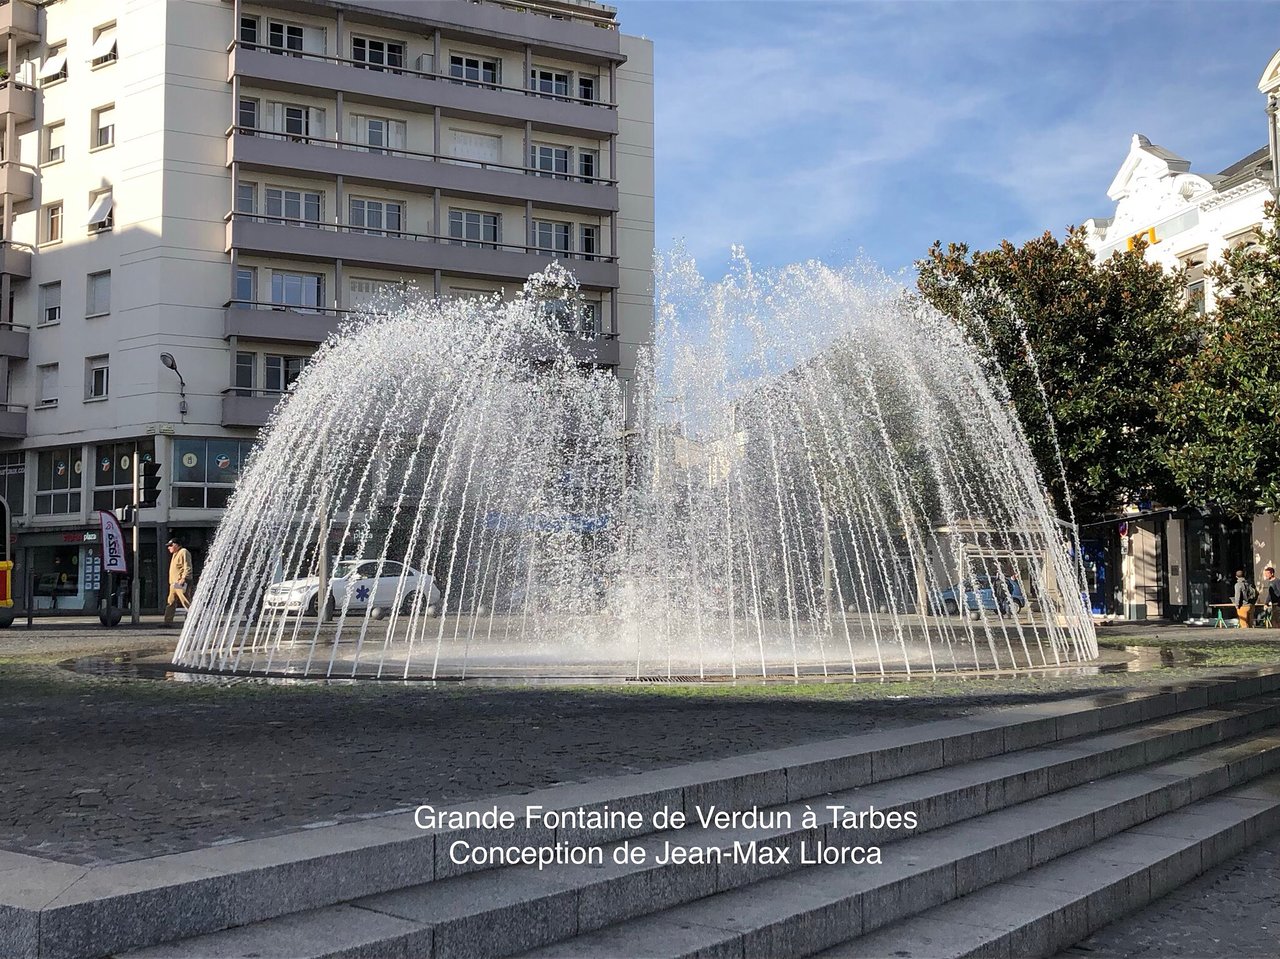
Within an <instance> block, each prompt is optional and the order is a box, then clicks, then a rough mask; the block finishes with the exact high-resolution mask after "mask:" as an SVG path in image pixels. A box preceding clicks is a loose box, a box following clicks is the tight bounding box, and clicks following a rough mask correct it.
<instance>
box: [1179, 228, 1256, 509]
mask: <svg viewBox="0 0 1280 959" xmlns="http://www.w3.org/2000/svg"><path fill="white" fill-rule="evenodd" d="M1266 215H1267V219H1268V220H1269V221H1270V222H1269V225H1268V227H1267V228H1266V229H1264V230H1263V231H1262V235H1261V237H1260V238H1259V241H1258V242H1257V243H1255V244H1250V245H1241V246H1237V247H1235V248H1234V249H1232V250H1229V251H1228V252H1227V253H1226V255H1225V256H1224V258H1223V260H1222V262H1221V263H1219V264H1216V265H1214V266H1212V267H1210V268H1209V270H1208V271H1207V272H1208V274H1209V276H1210V277H1211V278H1212V279H1213V280H1214V281H1215V284H1216V288H1217V289H1218V290H1219V291H1220V292H1219V293H1218V296H1217V308H1216V310H1215V312H1214V313H1212V314H1210V315H1209V316H1207V317H1206V318H1205V330H1204V337H1203V341H1202V344H1201V346H1200V348H1199V349H1198V350H1197V351H1196V352H1195V354H1194V356H1193V357H1192V358H1191V361H1190V363H1189V364H1188V370H1187V375H1186V378H1185V379H1184V380H1183V381H1182V382H1181V383H1178V384H1176V385H1175V386H1174V388H1173V389H1172V391H1171V393H1170V396H1169V403H1168V407H1167V410H1166V413H1165V419H1166V421H1167V423H1168V425H1169V429H1170V431H1171V433H1172V436H1171V440H1172V442H1171V443H1170V445H1169V448H1168V450H1167V451H1166V454H1165V457H1164V459H1165V462H1166V465H1167V467H1168V469H1169V470H1170V471H1171V472H1172V474H1173V475H1174V477H1175V478H1176V479H1177V480H1178V482H1179V483H1181V484H1182V485H1183V486H1184V487H1185V488H1186V490H1187V491H1188V495H1189V498H1190V500H1191V502H1193V503H1195V504H1197V505H1200V506H1205V507H1208V508H1211V509H1220V510H1223V511H1224V512H1227V513H1231V514H1233V515H1236V516H1241V517H1243V516H1250V515H1252V514H1254V513H1256V512H1258V511H1259V510H1269V511H1271V512H1280V208H1277V206H1276V205H1275V204H1273V203H1269V204H1268V205H1267V211H1266Z"/></svg>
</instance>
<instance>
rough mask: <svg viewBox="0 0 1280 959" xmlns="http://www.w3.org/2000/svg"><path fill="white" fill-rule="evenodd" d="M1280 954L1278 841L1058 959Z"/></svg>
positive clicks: (1268, 958)
mask: <svg viewBox="0 0 1280 959" xmlns="http://www.w3.org/2000/svg"><path fill="white" fill-rule="evenodd" d="M1277 954H1280V836H1272V837H1271V838H1270V839H1267V840H1264V841H1263V842H1260V843H1258V844H1257V845H1255V846H1253V847H1252V848H1250V849H1247V850H1246V851H1245V852H1243V853H1241V854H1240V855H1238V856H1236V857H1235V858H1234V859H1230V860H1228V861H1227V862H1225V863H1223V864H1222V865H1220V866H1218V867H1216V868H1214V869H1211V870H1210V871H1209V872H1207V873H1205V874H1204V875H1203V876H1201V877H1200V878H1198V879H1196V880H1194V881H1192V882H1190V883H1188V884H1187V885H1185V886H1183V887H1182V888H1180V889H1175V890H1174V891H1173V892H1171V893H1169V894H1168V895H1167V896H1164V897H1163V898H1161V899H1158V900H1156V901H1155V902H1153V903H1152V904H1151V905H1149V906H1147V907H1146V908H1145V909H1141V910H1139V911H1138V912H1136V913H1134V914H1132V915H1130V916H1126V917H1125V918H1123V919H1120V920H1118V921H1117V922H1113V923H1112V924H1111V925H1109V926H1105V927H1104V928H1102V929H1100V930H1098V931H1097V932H1096V933H1094V934H1093V935H1092V936H1089V937H1088V938H1087V939H1085V940H1083V941H1081V942H1079V943H1077V944H1076V945H1075V946H1073V947H1072V948H1070V949H1068V950H1067V951H1066V952H1064V953H1062V954H1061V955H1060V956H1059V957H1058V959H1080V957H1083V956H1095V957H1098V959H1206V957H1211V956H1216V957H1227V956H1231V957H1246V956H1247V957H1258V959H1263V957H1266V959H1273V957H1275V956H1276V955H1277Z"/></svg>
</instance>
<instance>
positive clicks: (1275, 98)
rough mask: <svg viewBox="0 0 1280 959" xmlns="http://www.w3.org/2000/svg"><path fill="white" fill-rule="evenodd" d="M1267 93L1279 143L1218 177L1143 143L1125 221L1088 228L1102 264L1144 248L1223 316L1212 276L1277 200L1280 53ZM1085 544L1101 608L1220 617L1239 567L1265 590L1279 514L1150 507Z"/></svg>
mask: <svg viewBox="0 0 1280 959" xmlns="http://www.w3.org/2000/svg"><path fill="white" fill-rule="evenodd" d="M1258 88H1259V90H1261V92H1262V93H1263V94H1265V95H1266V96H1267V98H1268V106H1267V117H1268V128H1269V131H1268V144H1267V146H1264V147H1262V148H1260V149H1257V150H1254V151H1253V152H1252V153H1249V154H1248V155H1247V156H1245V157H1243V158H1241V159H1240V160H1237V161H1236V162H1235V163H1233V164H1231V165H1230V166H1228V167H1227V168H1226V169H1225V170H1222V171H1220V172H1218V173H1193V172H1192V170H1191V163H1190V162H1189V161H1188V160H1186V159H1184V158H1183V157H1181V156H1179V155H1178V154H1176V153H1174V152H1172V151H1170V150H1168V149H1166V148H1165V147H1162V146H1158V145H1156V144H1154V143H1152V142H1151V141H1150V140H1149V139H1147V138H1146V137H1145V136H1143V135H1142V134H1134V136H1133V140H1132V141H1131V142H1130V145H1129V152H1128V155H1127V156H1126V157H1125V159H1124V162H1123V163H1121V165H1120V169H1119V171H1118V172H1117V173H1116V175H1115V178H1114V179H1113V180H1112V181H1111V185H1110V186H1109V187H1108V188H1107V196H1108V197H1110V198H1111V199H1112V200H1113V201H1115V204H1116V206H1115V211H1114V213H1113V214H1112V215H1111V216H1109V217H1096V218H1093V219H1089V220H1086V221H1085V222H1084V228H1085V230H1086V231H1087V232H1086V239H1087V241H1088V243H1089V245H1090V247H1091V248H1092V249H1093V250H1094V253H1095V254H1096V256H1097V257H1098V259H1100V260H1101V259H1105V258H1106V257H1109V256H1110V255H1111V254H1112V253H1114V252H1116V251H1117V250H1124V249H1132V248H1133V246H1134V245H1135V244H1136V243H1137V242H1138V241H1139V239H1142V240H1145V241H1146V244H1147V245H1146V249H1145V251H1144V255H1145V256H1146V258H1147V259H1148V260H1149V261H1151V262H1154V263H1159V264H1160V265H1161V266H1164V267H1165V268H1166V269H1169V270H1185V273H1184V274H1183V275H1184V277H1185V282H1186V286H1187V295H1188V296H1189V297H1191V298H1192V300H1193V301H1194V302H1196V303H1197V304H1199V307H1200V309H1201V311H1202V312H1205V311H1209V310H1212V309H1213V308H1214V304H1215V290H1214V287H1213V279H1212V277H1210V276H1208V275H1207V274H1206V270H1205V268H1206V266H1208V265H1209V264H1212V263H1214V262H1218V261H1221V259H1222V255H1223V253H1224V252H1226V251H1227V250H1228V249H1231V248H1233V247H1235V246H1238V245H1241V244H1248V243H1252V242H1254V241H1255V239H1256V238H1257V236H1258V232H1259V230H1260V229H1261V227H1262V224H1263V221H1264V218H1265V212H1264V205H1265V203H1266V201H1268V200H1270V199H1272V197H1273V196H1275V195H1276V190H1277V169H1276V153H1277V125H1276V124H1277V116H1276V114H1277V102H1280V51H1278V52H1277V53H1276V55H1275V56H1274V57H1272V59H1271V62H1270V63H1268V64H1267V68H1266V70H1265V71H1264V72H1263V75H1262V80H1261V81H1260V82H1259V84H1258ZM1082 536H1083V538H1084V539H1085V540H1086V544H1087V545H1086V557H1087V562H1086V565H1087V567H1088V568H1089V572H1090V574H1091V576H1092V577H1093V578H1094V582H1092V583H1091V584H1090V586H1091V590H1092V592H1093V593H1094V600H1093V601H1094V607H1095V610H1104V609H1105V610H1108V611H1114V612H1116V613H1118V614H1120V615H1122V616H1124V617H1125V618H1128V619H1146V618H1148V617H1172V618H1178V619H1183V618H1192V619H1195V618H1201V617H1209V616H1212V615H1213V613H1214V609H1213V605H1212V604H1214V603H1219V602H1221V601H1222V600H1223V599H1224V598H1225V592H1226V589H1227V586H1228V584H1229V583H1230V582H1231V580H1232V578H1233V577H1232V574H1233V572H1234V570H1235V569H1236V568H1238V567H1240V566H1243V567H1245V568H1246V569H1248V568H1249V567H1250V565H1251V566H1252V573H1253V576H1254V579H1255V581H1256V580H1258V579H1260V578H1261V575H1262V568H1263V567H1264V566H1265V565H1266V564H1267V563H1268V562H1274V561H1277V560H1280V521H1277V517H1275V516H1272V515H1270V514H1261V515H1258V516H1255V517H1254V518H1253V520H1252V522H1248V521H1246V522H1245V523H1233V522H1231V521H1229V520H1226V519H1223V518H1221V517H1215V516H1208V515H1203V514H1202V513H1201V512H1200V511H1197V510H1194V509H1185V508H1183V509H1179V508H1177V504H1165V505H1164V506H1163V507H1161V506H1157V507H1156V508H1152V507H1150V506H1146V505H1145V504H1144V506H1143V507H1142V508H1139V507H1134V508H1133V509H1132V511H1131V515H1129V516H1126V517H1123V518H1118V519H1116V520H1113V521H1109V522H1107V523H1103V524H1097V525H1095V526H1094V527H1092V528H1088V527H1086V528H1085V529H1084V530H1082ZM1090 541H1091V543H1090Z"/></svg>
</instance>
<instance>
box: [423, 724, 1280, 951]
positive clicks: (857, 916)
mask: <svg viewBox="0 0 1280 959" xmlns="http://www.w3.org/2000/svg"><path fill="white" fill-rule="evenodd" d="M1277 769H1280V735H1274V734H1273V735H1266V734H1253V735H1250V736H1246V737H1243V738H1242V739H1240V740H1237V741H1235V742H1232V743H1228V744H1223V745H1218V746H1213V747H1209V748H1208V749H1204V750H1201V751H1199V752H1197V753H1195V754H1193V755H1191V756H1187V757H1182V758H1178V759H1175V760H1171V761H1165V762H1160V763H1155V764H1152V765H1150V766H1147V767H1144V768H1142V769H1138V770H1133V771H1130V772H1125V773H1118V774H1115V775H1113V776H1109V777H1107V778H1104V779H1099V780H1097V781H1094V782H1091V783H1086V784H1084V785H1080V786H1075V787H1072V788H1070V789H1066V790H1064V791H1062V792H1059V793H1054V794H1051V795H1049V796H1045V797H1042V798H1039V799H1033V800H1029V801H1027V802H1024V803H1020V804H1018V805H1016V806H1012V807H1009V808H1006V809H1002V810H999V811H996V812H992V813H988V814H986V815H983V816H978V817H975V818H973V819H969V820H966V821H964V822H962V823H958V824H956V825H954V826H948V827H944V828H943V829H940V830H936V831H934V832H932V833H929V834H926V835H922V836H915V837H911V838H908V839H903V840H900V841H898V842H897V843H894V844H893V845H892V846H889V847H887V849H886V850H885V852H886V856H885V862H884V864H883V865H880V866H876V867H874V868H856V867H852V868H851V867H850V866H847V865H829V866H828V865H816V866H811V867H808V868H807V869H805V870H804V871H803V872H798V873H794V874H791V875H787V876H782V877H778V878H773V879H767V880H764V881H762V882H757V883H754V884H752V885H749V886H745V887H742V888H738V889H733V890H729V891H727V892H724V893H719V894H716V895H713V896H709V897H706V898H704V899H701V900H699V901H696V902H693V903H690V904H687V905H682V906H677V907H674V908H671V909H667V910H663V911H661V912H657V913H654V914H652V915H649V916H646V917H643V918H639V919H633V920H629V921H626V922H622V923H617V924H614V925H612V926H608V927H605V928H603V929H600V930H596V931H593V932H588V933H585V934H579V935H578V936H576V937H573V938H569V939H565V940H563V941H560V942H556V943H553V944H550V945H547V946H544V947H541V948H538V949H534V950H531V951H528V952H526V953H522V954H521V955H522V956H524V957H526V959H535V957H536V959H552V957H593V956H607V955H626V956H633V957H659V956H661V957H685V956H699V957H701V956H738V957H743V956H750V957H753V959H754V957H761V959H764V957H793V956H808V955H811V954H814V953H817V952H820V951H822V950H825V949H829V948H831V947H833V946H835V945H837V944H839V943H842V942H846V941H848V940H853V939H856V938H857V937H859V936H865V935H866V934H868V933H870V932H873V931H875V930H877V929H881V928H883V927H887V926H889V925H890V924H891V923H897V922H901V921H903V920H907V919H910V918H911V917H914V916H917V915H920V914H921V913H923V912H925V911H926V910H930V909H933V908H934V907H938V906H941V905H943V904H944V903H948V902H951V901H952V900H956V899H959V898H960V897H964V896H967V895H970V894H972V893H975V892H977V891H978V890H980V889H983V888H986V887H988V886H990V885H992V884H993V883H997V882H1001V881H1005V880H1011V879H1013V877H1015V876H1018V875H1021V874H1025V873H1027V872H1028V871H1030V870H1032V869H1034V868H1036V867H1039V866H1042V865H1045V864H1047V863H1050V862H1052V861H1054V860H1057V859H1058V858H1060V857H1063V856H1066V855H1068V854H1070V853H1074V852H1076V851H1078V850H1082V849H1086V848H1088V847H1091V846H1093V845H1094V844H1095V843H1097V842H1099V841H1101V840H1104V839H1108V838H1110V837H1112V836H1116V835H1118V834H1120V833H1122V832H1125V831H1126V830H1130V829H1133V828H1135V827H1137V826H1140V825H1142V824H1148V823H1151V822H1152V821H1153V820H1156V819H1158V818H1161V817H1163V816H1165V815H1167V814H1168V813H1170V812H1173V811H1176V810H1181V809H1184V808H1186V807H1187V806H1190V805H1191V804H1193V803H1199V802H1200V801H1202V800H1203V799H1205V798H1206V797H1210V796H1214V795H1216V794H1218V793H1225V792H1226V791H1228V790H1233V789H1238V788H1239V787H1242V786H1244V785H1245V784H1247V783H1249V782H1250V781H1251V780H1253V779H1255V778H1258V777H1260V776H1269V775H1270V774H1271V773H1272V772H1274V771H1275V770H1277ZM1269 781H1270V780H1268V782H1269ZM1270 808H1271V807H1270V804H1269V803H1267V802H1266V801H1265V800H1264V801H1262V806H1261V807H1260V811H1259V820H1258V823H1259V827H1258V828H1261V826H1262V825H1263V824H1265V823H1269V822H1271V820H1270V819H1268V818H1267V817H1268V816H1270V815H1271V813H1270V812H1269V810H1270ZM1247 834H1248V830H1247V828H1246V830H1245V832H1244V833H1241V835H1247ZM886 935H887V936H888V937H889V938H888V939H887V940H886V941H892V934H891V933H886ZM895 951H896V950H895ZM433 955H437V956H439V955H441V954H440V953H438V952H437V953H433Z"/></svg>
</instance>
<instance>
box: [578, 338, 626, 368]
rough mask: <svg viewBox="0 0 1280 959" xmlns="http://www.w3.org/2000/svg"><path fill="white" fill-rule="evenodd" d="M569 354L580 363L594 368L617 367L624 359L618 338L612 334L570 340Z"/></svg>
mask: <svg viewBox="0 0 1280 959" xmlns="http://www.w3.org/2000/svg"><path fill="white" fill-rule="evenodd" d="M569 352H570V353H572V354H573V356H574V358H575V359H577V361H578V362H579V363H590V364H591V365H593V366H617V365H618V363H619V362H620V361H621V359H622V350H621V348H620V347H619V346H618V338H617V337H616V336H614V335H612V334H597V335H596V336H594V337H591V338H589V339H583V338H579V337H574V338H572V339H570V340H569Z"/></svg>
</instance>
